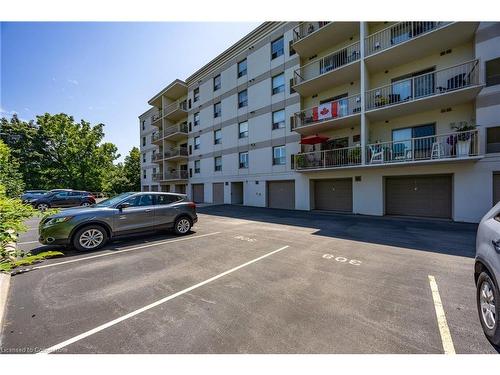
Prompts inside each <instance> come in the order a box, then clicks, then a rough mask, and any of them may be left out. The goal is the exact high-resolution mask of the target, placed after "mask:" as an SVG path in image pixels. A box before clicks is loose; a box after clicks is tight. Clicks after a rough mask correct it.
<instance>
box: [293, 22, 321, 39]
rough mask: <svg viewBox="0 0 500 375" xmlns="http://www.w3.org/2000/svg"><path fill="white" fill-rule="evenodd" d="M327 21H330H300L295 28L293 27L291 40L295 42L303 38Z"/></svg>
mask: <svg viewBox="0 0 500 375" xmlns="http://www.w3.org/2000/svg"><path fill="white" fill-rule="evenodd" d="M329 23H330V21H315V22H301V23H300V24H299V25H298V26H297V27H296V28H295V29H293V42H294V43H295V42H297V41H299V40H300V39H303V38H305V37H306V36H308V35H310V34H312V33H314V32H315V31H318V30H319V29H321V28H322V27H323V26H326V25H328V24H329Z"/></svg>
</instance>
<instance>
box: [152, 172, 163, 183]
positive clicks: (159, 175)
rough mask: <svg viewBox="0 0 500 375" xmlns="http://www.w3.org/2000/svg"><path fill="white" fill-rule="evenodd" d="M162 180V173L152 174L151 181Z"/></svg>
mask: <svg viewBox="0 0 500 375" xmlns="http://www.w3.org/2000/svg"><path fill="white" fill-rule="evenodd" d="M161 180H163V173H154V174H153V181H156V182H158V181H161Z"/></svg>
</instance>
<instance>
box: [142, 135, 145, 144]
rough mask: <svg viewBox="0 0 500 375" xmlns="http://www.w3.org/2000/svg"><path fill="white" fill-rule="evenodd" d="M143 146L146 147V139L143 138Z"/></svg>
mask: <svg viewBox="0 0 500 375" xmlns="http://www.w3.org/2000/svg"><path fill="white" fill-rule="evenodd" d="M142 145H143V146H146V137H142Z"/></svg>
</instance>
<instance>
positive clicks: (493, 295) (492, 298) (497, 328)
mask: <svg viewBox="0 0 500 375" xmlns="http://www.w3.org/2000/svg"><path fill="white" fill-rule="evenodd" d="M476 303H477V310H478V313H479V321H480V322H481V326H482V327H483V331H484V334H485V335H486V337H487V338H488V340H489V341H490V342H491V343H492V344H494V345H497V346H498V345H500V322H499V319H498V312H499V311H500V293H499V291H498V286H497V285H496V284H495V283H494V282H493V279H492V278H491V277H490V275H489V274H488V273H487V272H482V273H481V274H480V275H479V277H478V279H477V283H476Z"/></svg>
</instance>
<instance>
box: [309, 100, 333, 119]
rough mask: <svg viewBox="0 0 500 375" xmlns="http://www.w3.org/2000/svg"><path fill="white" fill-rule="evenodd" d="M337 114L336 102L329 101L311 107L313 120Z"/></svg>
mask: <svg viewBox="0 0 500 375" xmlns="http://www.w3.org/2000/svg"><path fill="white" fill-rule="evenodd" d="M337 116H338V103H337V102H329V103H324V104H320V105H319V106H317V107H314V108H313V120H314V121H319V120H325V119H329V118H333V117H337Z"/></svg>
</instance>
